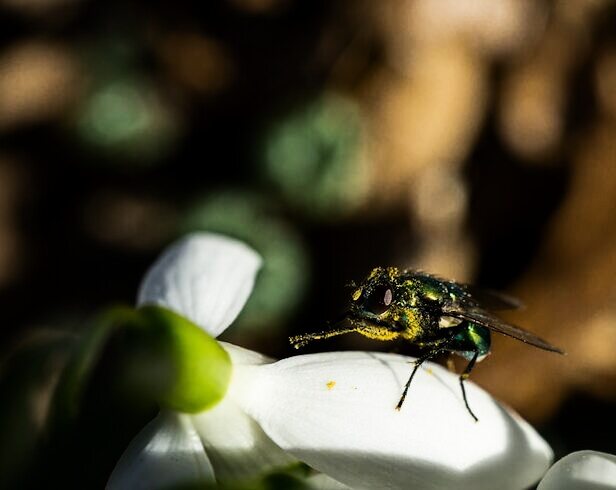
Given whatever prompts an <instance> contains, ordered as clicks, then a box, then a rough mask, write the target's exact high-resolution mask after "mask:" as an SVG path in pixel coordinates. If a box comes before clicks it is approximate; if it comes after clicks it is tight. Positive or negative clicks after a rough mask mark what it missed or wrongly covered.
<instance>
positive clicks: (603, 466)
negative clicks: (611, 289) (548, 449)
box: [537, 451, 616, 490]
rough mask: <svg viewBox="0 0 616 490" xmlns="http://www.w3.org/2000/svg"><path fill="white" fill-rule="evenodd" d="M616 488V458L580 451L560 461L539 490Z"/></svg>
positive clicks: (542, 482) (600, 489) (547, 474)
mask: <svg viewBox="0 0 616 490" xmlns="http://www.w3.org/2000/svg"><path fill="white" fill-rule="evenodd" d="M608 488H616V456H615V455H613V454H607V453H600V452H597V451H578V452H575V453H571V454H569V455H567V456H565V457H564V458H562V459H560V460H558V461H557V462H556V463H555V464H554V465H553V466H552V467H551V468H550V469H549V470H548V472H547V473H546V474H545V476H544V477H543V479H542V480H541V483H539V486H538V487H537V490H574V489H575V490H578V489H584V490H606V489H608Z"/></svg>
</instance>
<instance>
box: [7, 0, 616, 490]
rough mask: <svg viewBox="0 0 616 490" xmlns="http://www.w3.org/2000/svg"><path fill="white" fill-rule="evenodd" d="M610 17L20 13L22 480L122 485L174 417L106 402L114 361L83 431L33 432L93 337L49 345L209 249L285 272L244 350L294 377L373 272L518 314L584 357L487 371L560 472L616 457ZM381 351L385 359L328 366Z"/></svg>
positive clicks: (16, 36)
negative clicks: (485, 292) (156, 422)
mask: <svg viewBox="0 0 616 490" xmlns="http://www.w3.org/2000/svg"><path fill="white" fill-rule="evenodd" d="M614 25H616V4H615V2H614V1H613V0H593V1H588V0H545V1H542V2H536V1H533V0H480V1H478V0H386V1H384V2H372V1H359V2H350V1H347V0H340V1H335V2H327V1H308V0H220V1H216V2H194V1H192V0H181V1H179V2H173V3H169V2H158V3H152V2H144V1H142V0H130V1H126V2H103V1H102V0H28V1H25V0H24V1H17V0H0V33H1V34H0V306H1V307H2V312H3V329H2V339H3V341H4V352H5V355H4V356H3V361H4V362H3V367H2V368H1V369H0V376H1V379H0V386H2V387H3V395H4V394H5V393H6V398H7V399H8V401H7V402H6V403H3V404H2V410H3V415H2V420H0V423H1V424H2V427H3V428H7V430H6V431H4V437H5V439H3V444H2V447H3V448H15V450H14V451H4V452H3V453H2V456H1V457H2V460H3V461H1V462H0V463H1V464H2V466H1V468H9V467H11V465H12V462H15V464H14V465H13V466H14V467H15V468H19V467H21V468H27V467H29V465H31V466H32V468H37V469H40V471H38V472H37V471H32V472H31V475H37V474H38V475H40V478H41V481H46V484H48V485H53V484H54V483H59V482H61V483H62V484H64V485H65V486H66V485H67V483H66V482H65V481H64V480H65V479H66V478H67V476H66V475H67V473H66V471H64V470H65V469H66V467H65V466H63V463H62V462H63V461H66V460H67V459H70V458H75V461H76V463H75V465H74V467H75V469H74V470H73V473H71V477H70V483H73V484H74V486H80V487H82V488H84V487H101V486H102V485H103V484H104V481H105V479H106V477H107V476H108V474H109V472H110V471H111V468H112V467H113V464H114V463H115V461H117V458H118V457H119V453H121V451H122V450H123V448H125V447H126V444H127V443H128V441H129V440H130V439H131V437H132V436H133V435H134V433H135V432H136V431H137V430H138V428H139V427H141V426H142V425H143V423H144V421H146V420H148V418H149V417H151V415H152V411H153V410H154V409H155V405H154V404H153V403H152V399H151V398H148V397H147V396H146V397H145V398H147V400H146V399H141V400H140V401H136V400H129V398H130V397H129V396H128V395H126V393H125V392H124V394H122V390H120V389H119V387H118V386H116V385H114V384H113V383H106V381H105V380H108V379H111V378H112V379H116V374H117V373H118V372H122V373H123V374H126V372H124V371H122V369H121V368H120V366H121V363H120V359H121V357H122V356H121V355H120V354H119V353H118V352H119V351H121V350H122V348H121V346H122V342H120V343H119V344H117V343H116V342H115V341H114V342H112V343H111V344H110V350H106V351H105V355H103V357H102V358H101V363H97V364H96V366H97V367H96V369H94V371H93V373H92V376H93V377H92V382H93V386H97V387H99V388H100V389H98V390H94V391H93V390H91V389H85V391H84V392H83V393H82V395H83V400H84V402H83V404H82V408H83V410H82V412H81V416H80V417H78V420H77V421H76V422H75V424H76V425H70V424H69V428H66V427H65V429H66V430H65V431H64V432H62V431H61V430H60V429H59V426H60V425H59V424H56V425H54V424H55V422H54V421H55V420H61V419H62V417H59V419H56V418H55V417H49V416H45V417H40V416H38V415H37V416H36V417H35V416H33V415H32V414H33V413H37V414H39V415H40V413H41V412H40V410H39V409H40V408H41V407H46V406H47V404H48V403H50V402H49V399H50V393H51V391H53V387H54V386H55V383H57V381H58V379H59V373H60V371H61V369H62V366H63V365H64V363H65V362H66V355H65V353H66V350H67V349H69V350H70V348H69V345H72V342H74V337H73V336H72V335H70V336H68V337H66V338H64V337H62V335H64V334H57V335H58V336H60V337H62V338H63V339H64V340H62V341H59V343H56V342H55V340H53V341H50V342H47V341H46V340H45V341H41V342H39V341H36V342H34V343H31V342H33V341H31V339H30V336H31V334H30V333H27V332H31V331H32V328H33V327H35V326H37V325H49V324H53V325H54V326H56V327H57V328H58V329H60V330H61V331H65V330H66V328H65V327H66V326H68V325H75V323H78V324H79V325H82V326H83V327H82V329H83V330H85V326H86V325H88V324H89V320H87V319H88V318H91V315H92V312H93V311H97V310H99V309H100V308H101V307H104V306H106V305H108V304H110V303H113V302H117V301H122V302H128V303H131V302H132V301H133V300H134V297H135V292H136V290H137V285H138V283H139V280H140V278H141V276H142V274H143V273H144V271H145V270H146V268H147V267H148V266H149V265H150V263H151V262H152V260H153V259H154V257H156V255H157V254H158V253H159V251H160V250H161V249H162V247H163V246H164V245H165V244H167V243H169V242H170V241H171V240H173V239H174V238H175V237H177V236H178V235H179V234H180V233H183V232H185V231H189V230H202V229H209V230H212V231H219V232H223V233H228V234H230V235H233V236H236V237H238V238H240V239H242V240H245V241H246V242H248V243H249V244H251V245H253V246H254V247H255V248H256V249H257V250H258V251H259V252H260V253H261V254H262V255H263V257H264V268H263V271H262V273H261V274H260V276H259V278H258V281H257V285H256V290H255V292H254V295H253V297H252V298H251V299H250V302H249V304H248V307H247V308H246V310H245V312H244V315H243V316H242V317H241V318H240V319H239V320H238V322H237V325H235V326H234V328H233V329H232V331H231V334H230V335H231V336H232V337H233V339H234V341H236V342H238V343H241V344H243V345H246V346H247V347H252V348H255V349H256V350H259V351H261V352H265V353H266V354H269V355H271V356H273V357H283V356H287V355H290V354H291V351H290V350H289V346H288V344H287V341H286V338H287V337H288V335H290V334H293V333H299V332H306V331H311V330H322V329H323V328H325V326H326V321H327V320H331V319H334V318H336V317H337V316H338V314H339V313H340V312H341V311H343V310H344V309H345V306H346V305H345V303H344V302H345V301H346V299H347V295H348V291H347V290H346V289H345V288H344V285H345V284H347V283H348V281H350V280H352V279H354V280H358V279H360V278H361V277H362V276H363V275H364V274H365V273H366V272H367V271H368V270H370V268H372V267H373V266H376V265H398V266H403V267H404V266H413V267H417V268H421V269H424V270H429V271H431V272H434V273H437V274H440V275H442V276H445V277H452V278H455V279H457V280H461V281H468V282H474V283H477V284H478V285H480V286H486V287H491V288H496V289H504V290H507V291H508V292H509V293H511V294H514V295H516V296H518V297H520V298H521V299H522V300H523V301H524V303H525V304H526V305H527V309H526V310H524V311H521V312H515V313H512V314H511V316H508V317H507V320H510V321H512V322H515V323H517V324H520V325H521V326H523V327H525V328H527V329H529V330H531V331H533V332H535V333H537V334H539V335H541V336H542V337H546V338H548V339H549V340H550V341H552V342H553V343H554V344H556V345H558V346H560V347H563V348H564V349H565V350H567V351H568V353H569V355H568V356H567V357H566V358H559V357H556V356H551V355H549V354H545V353H542V352H538V351H536V350H534V349H531V348H529V347H527V346H525V345H521V344H519V343H516V342H512V341H508V340H506V339H502V338H498V337H497V338H495V339H494V355H493V356H491V357H490V358H488V359H487V360H486V361H485V362H483V363H482V364H481V365H480V366H478V367H477V369H476V370H475V371H474V372H473V379H475V380H476V381H477V382H479V383H480V384H481V385H482V386H484V387H485V388H486V389H487V390H488V391H490V392H492V393H494V394H495V395H496V396H497V397H499V398H501V399H502V400H503V401H505V402H507V403H508V404H510V405H512V406H513V407H514V408H515V409H517V410H518V411H520V412H521V413H522V414H523V415H524V416H525V417H526V418H528V419H530V420H531V421H533V422H535V423H541V424H544V427H545V429H546V431H547V432H546V435H547V438H548V439H549V440H550V442H551V443H552V445H553V446H554V447H555V448H556V450H557V453H558V454H557V455H559V454H564V453H567V452H571V451H574V450H579V449H585V448H587V447H593V448H594V449H597V450H602V451H605V452H609V453H616V446H614V441H616V433H614V431H613V429H611V427H612V426H613V424H611V423H610V421H611V418H612V417H613V415H612V414H613V410H614V406H615V404H616V356H614V355H613V352H612V350H613V349H612V346H613V345H615V342H616V309H615V308H616V307H615V305H616V297H615V296H614V294H615V292H614V291H616V288H615V287H614V284H613V283H614V278H615V277H616V257H615V252H614V251H615V250H616V223H615V221H614V216H615V215H616V197H615V196H616V161H615V156H616V148H615V146H614V141H616V90H615V89H614V87H615V86H616V81H615V80H616V61H615V60H616V31H615V30H614ZM274 327H275V328H274ZM82 329H80V328H75V330H76V332H75V334H76V337H78V338H79V337H80V336H81V334H82V333H83V332H82ZM54 332H56V330H54ZM34 337H35V338H39V339H40V338H44V339H48V340H49V339H52V338H53V339H56V338H60V337H57V336H56V334H55V333H54V334H53V335H51V336H45V335H42V337H39V336H38V334H37V335H35V336H34ZM114 338H115V337H114ZM24 339H25V340H24ZM28 339H30V340H28ZM176 340H178V339H176ZM64 342H66V344H65V343H64ZM191 342H192V341H191ZM180 344H181V342H180V343H179V344H178V343H176V344H175V345H176V347H177V346H179V345H180ZM172 345H173V344H172ZM17 346H22V347H23V346H30V347H27V348H26V347H23V348H24V349H25V350H21V348H18V347H17ZM35 346H36V347H35ZM360 347H361V348H370V349H382V348H389V347H388V346H386V345H382V344H375V343H373V342H372V343H367V342H364V343H361V342H360V341H358V340H357V339H355V338H353V337H352V336H350V337H348V338H343V337H341V338H340V339H332V340H331V341H328V343H327V344H321V345H319V346H314V347H310V348H311V349H317V348H318V349H321V348H323V349H329V348H331V349H334V348H360ZM30 349H32V350H30ZM116 349H118V352H116ZM406 349H407V347H406V346H403V345H402V346H400V350H401V351H402V352H407V350H406ZM35 351H36V353H37V354H36V358H37V359H38V360H37V361H36V362H34V361H23V362H22V361H19V359H22V360H23V359H30V357H28V356H29V355H30V354H28V352H30V353H34V352H35ZM116 354H117V356H116ZM32 355H34V354H32ZM39 355H40V356H39ZM122 366H123V365H122ZM118 370H120V371H118ZM127 372H128V371H127ZM120 378H122V379H125V381H127V382H128V381H129V378H128V377H127V376H120ZM22 385H23V392H22V395H20V396H12V395H9V393H12V391H11V390H13V389H17V388H19V387H20V386H22ZM16 387H17V388H16ZM5 388H6V390H7V391H4V390H5ZM9 388H10V390H9ZM116 388H118V389H116ZM32 400H36V402H33V401H32ZM32 407H38V408H36V409H33V408H32ZM37 410H39V411H37ZM58 410H59V411H61V412H62V411H63V410H64V413H61V414H59V415H61V416H65V417H68V415H69V414H70V411H71V409H70V408H68V407H65V408H63V409H58ZM46 413H47V412H46ZM580 420H584V421H587V422H586V424H585V425H584V427H585V429H584V430H579V431H576V430H574V429H573V428H574V427H577V426H578V425H579V421H580ZM63 427H64V426H63ZM20 428H23V430H24V432H23V436H21V437H20V436H19V435H18V434H17V433H18V432H20V431H21V429H20ZM60 433H61V434H62V437H58V434H60ZM45 434H47V435H49V437H47V436H46V435H45ZM41 435H44V436H43V437H42V439H41ZM101 440H105V441H106V443H105V444H99V445H96V447H95V448H94V447H92V444H87V443H88V442H91V441H101ZM4 441H6V443H4ZM86 446H87V447H89V448H91V451H92V454H90V453H87V452H86V451H84V447H86ZM86 454H90V457H86V456H85V455H86ZM12 457H14V458H13V459H12ZM18 460H19V461H21V463H19V462H18ZM20 465H22V466H20ZM0 473H1V472H0ZM6 474H7V475H9V473H6ZM7 478H9V477H7ZM45 479H46V480H45Z"/></svg>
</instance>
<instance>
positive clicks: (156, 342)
mask: <svg viewBox="0 0 616 490" xmlns="http://www.w3.org/2000/svg"><path fill="white" fill-rule="evenodd" d="M137 314H138V316H139V318H140V324H141V325H142V328H145V331H144V332H143V334H144V340H145V342H144V345H147V346H149V347H150V348H151V351H150V352H149V353H147V356H146V358H148V359H151V360H152V361H153V364H150V365H148V363H147V362H146V363H145V364H144V365H143V366H142V367H144V366H145V367H146V368H148V370H149V372H148V373H146V375H147V376H148V377H150V378H151V377H152V376H155V375H160V378H159V379H155V382H156V383H155V385H157V386H159V387H160V391H159V396H158V400H159V403H160V404H161V406H162V407H164V408H170V409H173V410H177V411H179V412H188V413H196V412H201V411H203V410H206V409H208V408H210V407H212V406H214V405H215V404H216V403H218V402H219V401H220V400H221V399H222V398H223V397H224V395H225V393H226V391H227V387H228V385H229V380H230V378H231V359H230V357H229V354H227V352H226V351H225V350H224V349H223V348H222V347H221V346H220V344H219V343H218V342H217V341H216V340H215V339H214V338H213V337H211V336H210V335H208V334H207V333H206V332H205V331H204V330H202V329H201V328H199V327H198V326H197V325H195V324H194V323H192V322H191V321H190V320H188V319H186V318H185V317H183V316H181V315H179V314H177V313H175V312H173V311H171V310H168V309H166V308H162V307H160V306H145V307H142V308H139V309H138V310H137ZM137 360H139V358H137ZM150 369H151V370H150ZM161 381H162V382H161Z"/></svg>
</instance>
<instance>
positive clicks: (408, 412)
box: [109, 233, 553, 489]
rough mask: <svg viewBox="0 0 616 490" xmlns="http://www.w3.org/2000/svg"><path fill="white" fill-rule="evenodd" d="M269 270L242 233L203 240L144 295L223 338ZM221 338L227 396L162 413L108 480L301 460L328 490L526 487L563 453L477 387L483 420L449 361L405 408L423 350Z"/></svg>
mask: <svg viewBox="0 0 616 490" xmlns="http://www.w3.org/2000/svg"><path fill="white" fill-rule="evenodd" d="M259 266H260V258H259V256H258V255H257V254H256V253H255V252H254V251H253V250H252V249H250V248H249V247H247V246H246V245H244V244H242V243H240V242H238V241H236V240H232V239H230V238H226V237H223V236H220V235H214V234H208V233H198V234H193V235H190V236H188V237H186V238H184V239H182V240H180V241H179V242H178V243H176V244H174V245H172V246H171V247H170V248H169V249H168V250H167V251H166V252H165V253H163V255H162V256H161V258H160V259H159V260H158V261H157V262H156V263H155V264H154V266H153V267H152V268H151V269H150V271H149V272H148V273H147V274H146V277H145V279H144V281H143V284H142V285H141V290H140V292H139V300H138V303H139V305H152V304H154V305H159V306H164V307H166V308H169V309H171V310H173V311H175V312H177V313H179V314H181V315H183V316H185V317H187V318H188V319H190V320H192V321H193V322H194V323H196V324H197V325H199V326H200V327H201V328H203V329H204V330H205V331H206V332H208V333H209V334H210V335H212V336H217V335H219V334H220V333H221V332H223V331H224V330H225V329H226V328H227V327H228V326H229V325H230V324H231V323H232V322H233V320H234V319H235V318H236V316H237V315H238V314H239V312H240V311H241V309H242V307H243V305H244V303H245V302H246V300H247V298H248V296H249V294H250V291H251V290H252V287H253V284H254V279H255V276H256V273H257V271H258V269H259ZM281 287H284V285H281ZM221 345H222V346H223V347H224V349H225V350H227V352H228V353H229V354H230V357H231V360H232V365H233V373H232V378H231V382H230V385H229V389H228V391H227V394H226V396H225V397H224V399H223V400H222V401H221V402H220V403H219V404H218V405H216V406H215V407H214V408H212V409H210V410H208V411H205V412H202V413H199V414H197V415H187V414H176V413H168V412H161V414H160V415H159V416H158V417H157V419H155V421H153V422H152V423H151V424H150V425H148V426H147V427H146V428H145V429H144V430H143V431H142V433H141V434H139V435H138V436H137V437H136V438H135V440H134V441H133V442H132V443H131V445H130V446H129V448H128V449H127V451H126V452H125V454H124V455H123V456H122V458H121V460H120V462H119V463H118V465H117V467H116V469H115V470H114V472H113V474H112V476H111V478H110V481H109V488H112V489H121V488H148V489H150V488H160V487H163V486H168V485H170V484H182V483H186V482H187V481H191V480H193V481H194V480H195V479H197V480H199V481H210V482H213V481H228V480H233V479H241V478H250V477H255V476H257V475H259V474H263V473H264V472H267V471H271V470H273V469H277V468H278V469H280V468H284V467H287V466H288V465H290V464H292V463H294V462H297V461H298V460H299V461H302V462H304V463H306V464H308V465H310V466H311V467H312V468H314V469H316V470H318V471H319V472H321V474H320V475H317V476H314V477H311V478H309V479H308V480H307V481H308V482H309V484H310V485H312V486H313V487H314V488H321V489H328V488H332V489H334V488H337V489H340V488H349V487H350V488H356V489H362V488H365V489H373V488H379V489H381V488H386V489H406V488H415V489H423V488H426V489H441V488H456V489H466V488H468V489H471V488H472V489H478V488H495V487H498V488H502V489H522V488H526V487H528V486H530V485H532V484H533V483H535V482H537V481H538V480H539V479H540V478H541V476H542V475H543V474H544V473H545V471H546V470H547V468H548V467H549V464H550V462H551V460H552V456H553V455H552V451H551V449H550V447H549V445H548V444H547V443H546V442H545V441H544V440H543V439H542V438H541V436H539V434H537V432H536V431H535V430H534V429H533V428H532V427H531V426H530V425H529V424H528V423H526V422H525V421H524V420H522V419H521V418H520V417H519V416H518V415H517V414H515V413H513V412H512V411H511V410H509V409H507V408H505V407H503V406H502V405H500V404H499V403H498V402H497V401H495V400H494V399H493V398H492V397H491V396H490V395H489V394H487V393H486V392H485V391H483V390H482V389H481V388H479V387H478V386H476V385H474V384H473V383H468V384H467V393H468V397H469V400H472V405H473V410H474V411H475V413H476V414H477V416H478V417H479V422H477V423H476V422H475V421H474V420H473V419H472V418H471V417H470V416H469V414H468V412H467V410H466V409H465V406H464V402H463V401H462V397H461V394H460V391H459V382H458V377H457V376H456V375H454V374H452V373H450V372H448V371H447V370H445V369H443V368H441V367H440V366H438V365H435V364H431V363H425V364H424V366H423V368H422V369H420V370H419V372H418V373H417V375H416V377H415V379H414V380H413V385H412V386H411V390H410V392H409V396H408V398H407V401H406V403H405V405H404V407H403V408H402V410H400V411H397V410H395V409H394V407H395V406H396V403H397V402H398V400H399V398H400V394H401V391H402V388H403V386H404V383H405V381H406V379H407V378H408V375H409V372H410V369H411V366H410V364H409V363H410V362H412V361H413V359H412V358H409V357H404V356H400V355H396V354H383V353H371V352H329V353H320V354H308V355H300V356H295V357H291V358H288V359H283V360H280V361H277V362H274V361H272V360H270V359H267V358H266V357H264V356H262V355H261V354H258V353H256V352H252V351H249V350H246V349H243V348H241V347H238V346H234V345H231V344H227V343H221Z"/></svg>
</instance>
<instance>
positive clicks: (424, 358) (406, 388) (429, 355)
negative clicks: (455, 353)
mask: <svg viewBox="0 0 616 490" xmlns="http://www.w3.org/2000/svg"><path fill="white" fill-rule="evenodd" d="M442 350H443V349H442V348H439V349H434V350H432V351H430V352H428V353H427V354H424V355H423V356H421V357H420V358H418V359H416V360H415V361H414V362H413V364H415V366H414V367H413V371H412V372H411V375H410V376H409V380H408V381H407V382H406V384H405V385H404V391H403V392H402V396H401V397H400V401H399V402H398V404H397V405H396V410H398V411H400V409H401V408H402V404H403V403H404V400H405V399H406V394H407V393H408V391H409V386H411V381H413V377H414V376H415V373H416V372H417V370H418V369H419V366H421V365H422V364H423V363H424V362H426V361H427V360H428V359H430V358H432V357H434V356H435V355H437V354H438V353H439V352H441V351H442Z"/></svg>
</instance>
